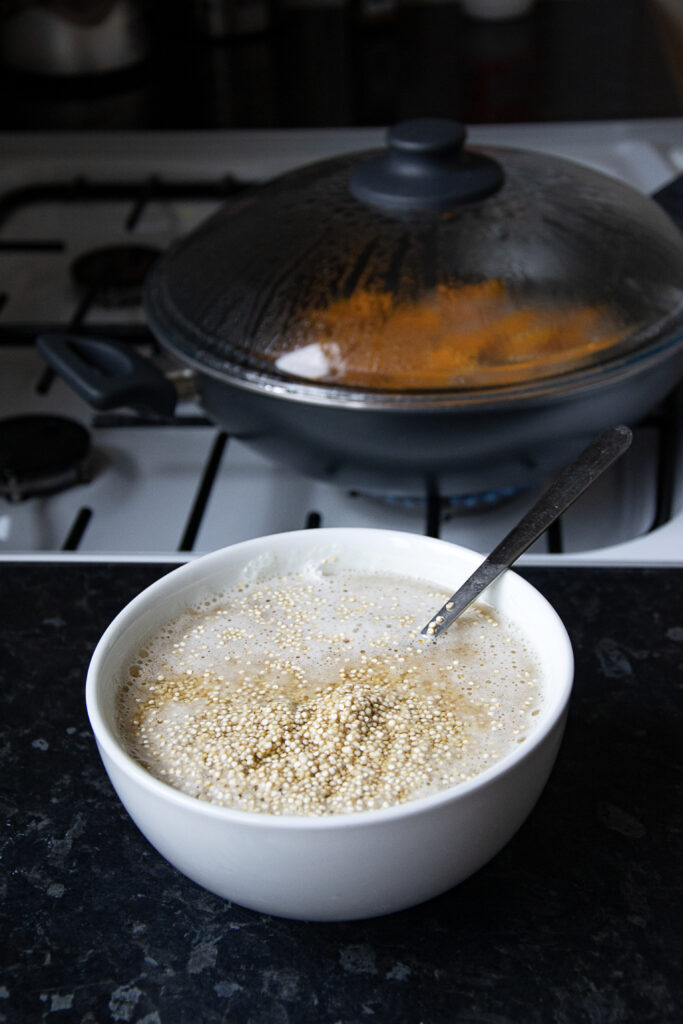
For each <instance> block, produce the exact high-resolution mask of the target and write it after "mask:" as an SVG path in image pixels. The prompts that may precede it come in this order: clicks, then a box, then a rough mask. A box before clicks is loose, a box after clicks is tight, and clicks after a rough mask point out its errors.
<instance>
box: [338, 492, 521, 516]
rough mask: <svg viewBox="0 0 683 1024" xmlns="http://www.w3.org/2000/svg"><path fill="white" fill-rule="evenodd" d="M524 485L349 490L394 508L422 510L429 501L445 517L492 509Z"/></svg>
mask: <svg viewBox="0 0 683 1024" xmlns="http://www.w3.org/2000/svg"><path fill="white" fill-rule="evenodd" d="M525 490H526V488H525V487H497V488H495V489H493V490H490V491H481V492H480V493H478V494H459V495H450V496H449V495H439V494H436V493H434V494H431V493H428V494H425V495H415V496H413V495H398V494H386V495H377V494H371V495H368V494H363V493H362V492H359V491H353V492H351V494H352V497H369V498H372V499H374V500H375V501H378V502H383V503H384V504H385V505H391V506H393V507H395V508H402V509H408V510H411V509H415V510H418V511H420V510H422V509H424V508H426V507H427V506H428V505H430V504H431V503H435V504H437V505H438V506H439V509H440V511H441V513H442V514H443V515H444V516H445V518H446V519H449V518H450V517H451V516H464V515H478V514H479V513H480V512H487V511H493V509H496V508H500V507H501V505H506V504H507V503H508V502H509V501H513V500H514V498H517V497H519V495H520V494H522V492H523V491H525Z"/></svg>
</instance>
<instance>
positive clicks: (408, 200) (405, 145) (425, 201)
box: [350, 118, 504, 212]
mask: <svg viewBox="0 0 683 1024" xmlns="http://www.w3.org/2000/svg"><path fill="white" fill-rule="evenodd" d="M465 138H466V131H465V127H464V125H462V124H460V123H459V122H458V121H448V120H445V119H442V118H425V119H424V120H419V121H403V122H401V123H400V124H397V125H394V127H393V128H391V129H390V130H389V132H388V135H387V141H388V144H389V148H388V151H387V152H386V153H385V154H384V155H383V156H381V157H376V158H374V159H372V160H368V161H366V162H365V163H362V164H360V166H358V167H357V168H356V169H355V171H354V172H353V174H352V175H351V182H350V188H351V192H352V194H353V195H354V196H355V197H356V199H360V200H361V202H364V203H367V204H369V205H370V206H375V207H377V208H378V209H381V210H388V211H396V212H399V211H400V212H411V211H413V210H415V211H417V210H447V209H449V208H451V207H454V206H459V205H460V204H461V203H470V202H473V201H474V200H476V199H483V198H484V197H485V196H488V195H491V194H492V193H493V192H497V191H498V189H499V188H500V187H501V185H502V184H503V180H504V175H503V169H502V167H501V166H500V164H498V163H497V162H496V161H495V160H492V159H491V157H488V156H485V155H484V154H483V153H477V152H472V151H471V150H467V149H465V148H464V143H465Z"/></svg>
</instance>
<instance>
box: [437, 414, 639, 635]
mask: <svg viewBox="0 0 683 1024" xmlns="http://www.w3.org/2000/svg"><path fill="white" fill-rule="evenodd" d="M632 439H633V434H632V433H631V431H630V430H629V428H628V427H625V426H618V427H608V428H607V430H603V431H602V433H600V434H598V436H597V437H596V438H595V439H594V440H593V441H591V443H590V444H589V445H588V447H587V448H585V449H584V450H583V451H582V452H581V454H580V455H579V456H578V457H577V458H576V459H574V461H573V462H571V463H570V464H569V465H568V466H567V467H566V468H565V469H563V470H562V472H561V473H560V475H559V476H558V477H557V478H556V480H555V481H554V482H553V483H552V484H551V485H550V487H549V488H548V490H547V491H546V492H545V493H544V494H543V495H541V497H540V498H539V499H538V501H537V502H536V504H535V505H534V506H533V507H532V508H531V509H529V511H528V512H527V513H526V515H525V516H523V517H522V519H520V521H519V522H518V523H517V525H516V526H513V528H512V529H511V530H510V532H509V533H508V534H507V536H506V537H504V538H503V540H502V541H501V542H500V544H498V546H497V547H495V548H494V549H493V551H492V552H491V554H490V555H489V556H488V558H486V559H485V560H484V561H483V562H482V563H481V565H480V566H479V567H478V568H477V569H475V571H474V572H473V573H472V575H471V576H470V577H469V579H467V580H465V582H464V583H463V585H462V586H461V587H460V588H459V589H458V590H456V592H455V593H454V594H453V596H452V597H451V598H449V599H448V601H446V603H445V605H444V606H443V608H440V609H439V611H438V612H437V613H436V615H435V616H434V617H433V618H432V619H430V621H429V622H428V623H427V625H426V626H425V627H424V629H422V630H421V631H420V634H419V635H420V636H421V637H428V638H435V637H437V636H439V635H440V634H441V633H444V632H445V631H446V630H447V629H448V627H449V626H450V625H452V623H453V622H455V620H456V619H457V617H458V616H459V615H461V614H462V613H463V612H464V611H465V609H466V608H469V606H470V605H471V604H472V602H473V601H474V600H475V599H476V598H477V597H479V595H480V594H481V592H482V591H483V590H486V588H487V587H488V586H489V585H490V584H491V583H493V581H494V580H495V579H497V578H498V577H499V576H500V575H501V573H503V572H505V570H506V569H509V567H510V566H511V565H512V563H513V562H515V561H516V560H517V559H518V558H519V556H520V555H522V554H524V552H525V551H526V549H527V548H528V547H530V546H531V544H533V542H534V541H535V540H537V539H538V538H539V537H540V536H541V534H542V533H543V532H544V531H545V530H547V528H548V527H549V526H550V524H551V523H554V522H555V520H556V519H557V518H558V517H559V516H560V515H561V514H562V513H563V512H564V511H566V509H568V508H569V506H570V505H572V504H573V503H574V502H575V501H576V499H577V498H578V497H579V496H580V495H581V494H583V492H584V491H585V490H586V489H587V488H588V487H590V485H591V484H592V483H593V481H595V480H597V478H598V477H599V476H600V475H601V474H602V473H604V471H605V470H606V469H607V468H608V467H609V466H611V465H612V463H613V462H615V461H616V459H618V458H619V456H620V455H623V453H624V452H625V451H626V449H627V448H628V447H629V445H630V444H631V441H632Z"/></svg>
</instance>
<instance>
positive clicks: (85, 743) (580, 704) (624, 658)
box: [0, 563, 683, 1024]
mask: <svg viewBox="0 0 683 1024" xmlns="http://www.w3.org/2000/svg"><path fill="white" fill-rule="evenodd" d="M168 568H169V567H168V566H161V565H139V564H138V565H136V564H132V565H130V564H116V565H109V564H103V563H97V564H89V563H68V564H55V563H52V564H47V563H45V564H43V563H4V564H2V565H1V566H0V574H1V578H2V585H1V587H0V635H1V637H2V644H1V648H2V659H1V661H0V673H1V675H2V708H3V712H2V722H1V738H0V758H1V762H0V794H1V796H0V799H1V800H2V805H3V811H4V818H5V821H4V825H3V834H2V840H1V845H2V866H3V874H2V895H3V902H2V911H1V914H2V920H1V922H0V942H1V944H2V974H1V976H0V1020H2V1021H8V1022H15V1021H19V1022H23V1021H31V1022H32V1021H42V1020H48V1021H51V1022H52V1021H54V1022H55V1024H67V1022H71V1021H78V1022H82V1024H95V1022H105V1021H124V1022H128V1021H130V1022H137V1024H159V1022H162V1024H166V1022H169V1024H184V1022H193V1024H194V1022H197V1021H202V1022H213V1021H216V1022H217V1021H236V1022H240V1024H242V1022H244V1024H285V1022H292V1024H294V1022H296V1024H307V1022H315V1024H326V1022H329V1024H336V1022H340V1024H348V1022H357V1021H361V1022H362V1021H366V1020H367V1021H368V1022H371V1021H377V1022H379V1021H382V1022H384V1021H390V1022H403V1021H406V1022H411V1024H420V1022H423V1024H437V1022H449V1024H450V1022H467V1024H484V1022H485V1024H508V1022H510V1024H512V1022H514V1024H520V1022H524V1024H536V1022H538V1024H548V1022H552V1024H576V1022H584V1021H586V1022H603V1021H604V1022H610V1024H618V1022H623V1021H633V1022H638V1024H648V1022H651V1024H663V1022H674V1021H680V1020H681V1013H682V1012H683V1011H682V1010H681V1007H682V1006H683V973H682V972H681V969H680V961H681V956H680V954H681V941H680V935H681V929H680V921H681V905H680V894H681V890H680V877H681V864H682V863H683V856H682V849H681V845H682V844H681V835H682V832H683V829H682V827H681V826H682V821H681V795H682V790H683V780H682V772H681V766H682V765H681V746H682V744H681V735H682V733H681V720H682V718H683V715H682V702H681V665H682V664H683V601H682V598H681V581H682V579H683V572H681V570H678V569H666V570H665V569H576V568H556V569H537V568H534V569H528V570H526V571H525V572H524V573H523V574H524V575H525V576H527V577H528V578H529V579H530V580H531V581H532V582H533V583H535V584H536V585H537V586H538V587H539V589H541V590H542V591H543V592H544V593H545V594H546V596H547V597H548V598H549V599H550V600H551V601H552V603H553V604H554V605H555V607H556V608H557V610H558V612H559V613H560V615H561V616H562V617H563V619H564V620H565V622H566V624H567V627H568V629H569V632H570V634H571V637H572V641H573V644H574V648H575V653H576V659H577V676H576V687H575V693H574V696H573V699H572V705H571V712H570V717H569V723H568V727H567V733H566V736H565V741H564V745H563V748H562V751H561V753H560V757H559V760H558V763H557V766H556V769H555V771H554V773H553V775H552V777H551V780H550V782H549V784H548V786H547V788H546V790H545V792H544V794H543V796H542V797H541V800H540V802H539V803H538V805H537V807H536V809H535V810H534V812H533V813H532V815H531V817H530V818H529V819H528V821H527V823H526V824H525V825H524V827H523V828H522V830H521V831H520V832H519V833H518V835H517V836H516V837H515V838H514V839H513V841H512V842H511V843H510V844H509V845H508V846H507V847H506V848H505V849H504V850H503V851H502V852H501V853H500V854H499V855H498V856H497V857H496V858H495V859H494V860H493V861H492V862H491V863H490V864H489V865H488V866H486V867H485V868H484V869H482V870H481V871H480V872H479V873H478V874H476V875H475V876H473V877H472V878H470V879H469V880H468V881H466V882H464V883H463V884H461V885H460V886H458V887H457V888H456V889H454V890H452V891H451V892H449V893H447V894H446V895H444V896H441V897H439V898H438V899H435V900H432V901H431V902H429V903H427V904H424V905H423V906H420V907H417V908H415V909H413V910H409V911H404V912H402V913H400V914H395V915H392V916H389V917H385V918H380V919H376V920H370V921H363V922H353V923H345V924H324V925H323V924H307V923H302V922H292V921H286V920H280V919H275V918H269V917H267V916H264V915H261V914H257V913H253V912H251V911H249V910H245V909H243V908H241V907H239V906H236V905H232V904H230V903H226V902H224V901H222V900H220V899H218V898H217V897H215V896H212V895H210V894H209V893H207V892H205V891H203V890H202V889H200V888H198V887H197V886H196V885H195V884H193V883H192V882H189V881H188V880H186V879H185V878H184V877H183V876H181V875H180V874H178V873H177V872H176V871H175V870H174V869H173V868H171V867H170V866H169V865H168V864H167V863H166V862H165V861H164V860H162V859H161V857H160V856H159V855H158V854H157V853H156V852H155V851H154V850H153V849H152V848H151V847H150V846H149V845H148V844H147V842H146V840H145V839H143V838H142V836H141V835H140V834H139V832H138V831H137V829H136V828H135V826H134V825H133V824H132V822H131V821H130V819H129V818H128V816H127V815H126V813H125V812H124V811H123V809H122V807H121V805H120V804H119V802H118V799H117V797H116V796H115V795H114V792H113V790H112V789H111V786H110V784H109V782H108V779H107V777H106V775H105V773H104V770H103V768H102V766H101V764H100V761H99V758H98V755H97V752H96V749H95V744H94V741H93V738H92V735H91V733H90V729H89V726H88V722H87V718H86V713H85V707H84V700H83V683H84V677H85V672H86V668H87V664H88V660H89V657H90V654H91V652H92V650H93V647H94V646H95V644H96V642H97V640H98V638H99V636H100V634H101V632H102V631H103V630H104V628H105V626H106V625H107V624H108V622H109V621H110V619H111V618H112V617H113V615H114V614H115V613H116V612H117V611H118V610H119V609H120V608H121V607H122V606H123V605H124V604H125V603H126V602H127V601H128V600H129V599H130V598H131V597H132V596H133V595H134V594H135V593H136V592H137V591H138V590H140V589H141V588H142V587H144V586H145V585H147V584H148V583H150V582H152V581H153V580H154V579H156V578H157V577H158V576H159V575H161V574H162V573H163V572H165V571H166V570H167V569H168ZM387 870H391V865H390V864H387Z"/></svg>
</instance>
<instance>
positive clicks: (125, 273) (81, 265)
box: [71, 245, 161, 309]
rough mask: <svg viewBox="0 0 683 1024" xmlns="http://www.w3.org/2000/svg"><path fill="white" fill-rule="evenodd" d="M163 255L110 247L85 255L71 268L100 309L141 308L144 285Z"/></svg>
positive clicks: (138, 248)
mask: <svg viewBox="0 0 683 1024" xmlns="http://www.w3.org/2000/svg"><path fill="white" fill-rule="evenodd" d="M160 255H161V250H160V249H155V248H153V247H152V246H149V245H108V246H105V247H104V248H102V249H91V250H89V251H88V252H84V253H83V254H82V255H81V256H79V257H78V259H77V260H75V261H74V263H73V264H72V266H71V276H72V277H73V279H74V281H75V282H76V284H77V285H79V287H81V288H83V289H85V291H86V293H87V294H89V295H91V296H92V298H93V300H94V301H95V302H97V303H98V304H99V305H100V306H105V307H107V308H109V309H114V308H120V307H124V306H135V305H138V303H139V302H140V299H141V297H142V285H143V282H144V280H145V277H146V276H147V272H148V271H149V270H150V269H151V267H152V264H153V263H155V261H156V260H157V259H158V258H159V256H160Z"/></svg>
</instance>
